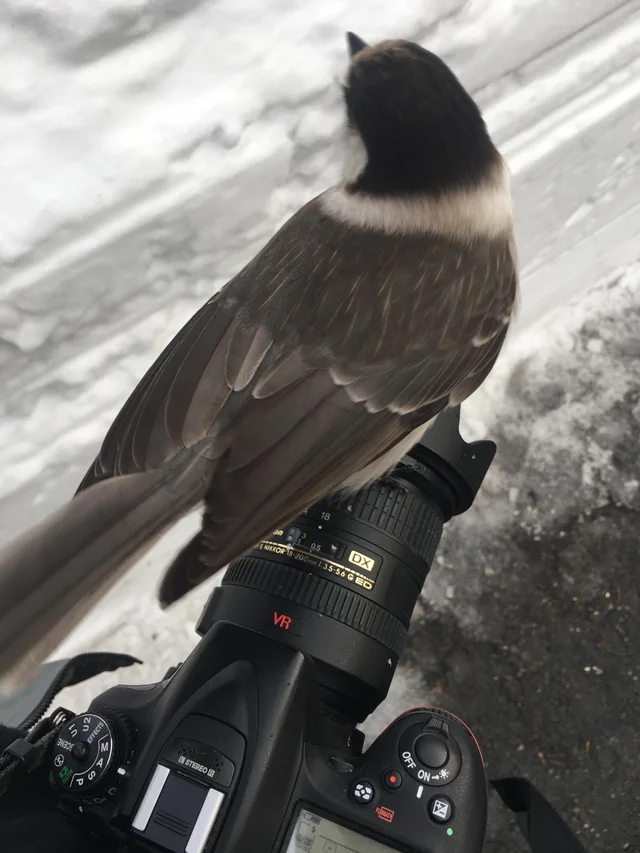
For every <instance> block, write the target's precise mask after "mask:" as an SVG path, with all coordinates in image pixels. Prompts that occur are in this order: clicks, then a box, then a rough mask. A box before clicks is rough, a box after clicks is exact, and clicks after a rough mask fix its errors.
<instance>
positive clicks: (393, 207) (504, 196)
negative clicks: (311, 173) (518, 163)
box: [320, 146, 513, 240]
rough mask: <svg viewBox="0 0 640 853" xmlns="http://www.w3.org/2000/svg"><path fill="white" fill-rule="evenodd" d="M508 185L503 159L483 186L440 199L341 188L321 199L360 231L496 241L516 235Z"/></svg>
mask: <svg viewBox="0 0 640 853" xmlns="http://www.w3.org/2000/svg"><path fill="white" fill-rule="evenodd" d="M363 147H364V146H363ZM346 183H350V181H347V182H346ZM510 184H511V181H510V177H509V170H508V169H507V166H506V164H505V162H504V160H503V159H502V158H499V160H498V162H497V163H496V165H495V167H494V168H493V169H492V170H491V172H490V173H489V174H488V175H487V178H486V179H485V180H484V181H483V182H482V183H480V184H477V185H476V186H473V187H468V188H460V189H456V190H451V191H450V192H448V193H445V194H443V195H442V196H440V197H438V198H436V197H431V196H427V195H421V196H415V197H397V198H389V197H386V198H385V197H375V196H373V195H365V194H364V193H358V192H349V191H348V190H347V188H346V185H345V184H343V185H341V186H338V187H334V188H333V189H330V190H327V192H325V193H323V194H322V195H321V196H320V203H321V205H322V208H323V210H324V211H325V212H326V213H328V214H329V215H330V216H331V217H332V218H334V219H336V220H338V221H339V222H343V223H345V224H347V225H354V226H355V227H357V228H367V229H372V230H376V231H384V232H386V233H387V234H437V235H441V236H445V237H455V238H458V239H462V240H470V239H474V238H477V237H498V236H501V235H505V234H508V233H509V232H510V231H511V230H512V228H513V205H512V202H511V187H510Z"/></svg>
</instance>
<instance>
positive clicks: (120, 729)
mask: <svg viewBox="0 0 640 853" xmlns="http://www.w3.org/2000/svg"><path fill="white" fill-rule="evenodd" d="M131 742H132V727H131V725H130V724H129V722H128V720H127V719H126V718H125V717H124V716H123V715H122V714H120V712H118V711H114V710H111V709H109V710H106V709H105V711H100V713H99V714H95V713H87V714H80V715H79V716H77V717H73V719H71V720H69V722H68V723H67V724H66V725H65V726H64V727H63V728H62V729H61V731H60V733H59V734H58V737H57V738H56V741H55V745H54V748H53V760H52V767H51V781H52V782H53V784H54V785H55V786H56V787H57V788H60V789H61V790H63V791H64V792H65V793H67V794H73V795H75V796H78V797H82V798H88V799H92V800H93V799H95V798H100V797H102V798H103V799H104V798H106V797H109V796H113V794H115V792H116V790H117V787H118V784H119V782H120V781H121V779H122V778H123V777H124V776H125V775H126V770H125V769H124V767H123V764H124V763H125V762H126V761H127V759H128V758H129V756H130V752H131Z"/></svg>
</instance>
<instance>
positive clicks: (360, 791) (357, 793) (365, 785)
mask: <svg viewBox="0 0 640 853" xmlns="http://www.w3.org/2000/svg"><path fill="white" fill-rule="evenodd" d="M374 794H375V790H374V787H373V785H372V784H371V782H367V781H365V780H364V779H360V781H358V782H354V783H353V785H352V786H351V796H352V797H353V799H354V800H355V801H356V803H363V804H366V803H370V802H371V800H372V799H373V797H374Z"/></svg>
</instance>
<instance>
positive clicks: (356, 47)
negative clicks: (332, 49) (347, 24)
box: [347, 33, 369, 59]
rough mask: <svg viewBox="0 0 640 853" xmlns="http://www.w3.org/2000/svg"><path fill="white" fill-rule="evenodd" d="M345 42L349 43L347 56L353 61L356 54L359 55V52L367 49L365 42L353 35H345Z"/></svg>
mask: <svg viewBox="0 0 640 853" xmlns="http://www.w3.org/2000/svg"><path fill="white" fill-rule="evenodd" d="M347 41H348V43H349V54H350V55H351V59H353V57H354V56H355V55H356V53H360V51H361V50H364V49H365V47H369V45H368V44H367V43H366V41H362V39H361V38H360V36H357V35H356V34H355V33H347Z"/></svg>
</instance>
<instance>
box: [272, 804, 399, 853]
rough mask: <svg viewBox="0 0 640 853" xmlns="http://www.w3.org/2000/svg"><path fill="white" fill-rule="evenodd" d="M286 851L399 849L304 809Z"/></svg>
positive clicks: (374, 852)
mask: <svg viewBox="0 0 640 853" xmlns="http://www.w3.org/2000/svg"><path fill="white" fill-rule="evenodd" d="M285 853H397V850H396V849H395V848H393V847H387V845H386V844H380V842H379V841H374V840H373V839H372V838H366V837H365V836H364V835H360V833H358V832H354V831H353V830H352V829H347V828H346V827H344V826H339V825H338V824H337V823H334V822H333V821H332V820H327V819H326V817H320V816H319V815H317V814H314V813H313V812H310V811H309V810H308V809H302V810H301V811H299V812H298V817H297V819H296V822H295V826H294V827H293V832H292V833H291V838H290V839H289V844H288V846H287V849H286V850H285Z"/></svg>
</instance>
